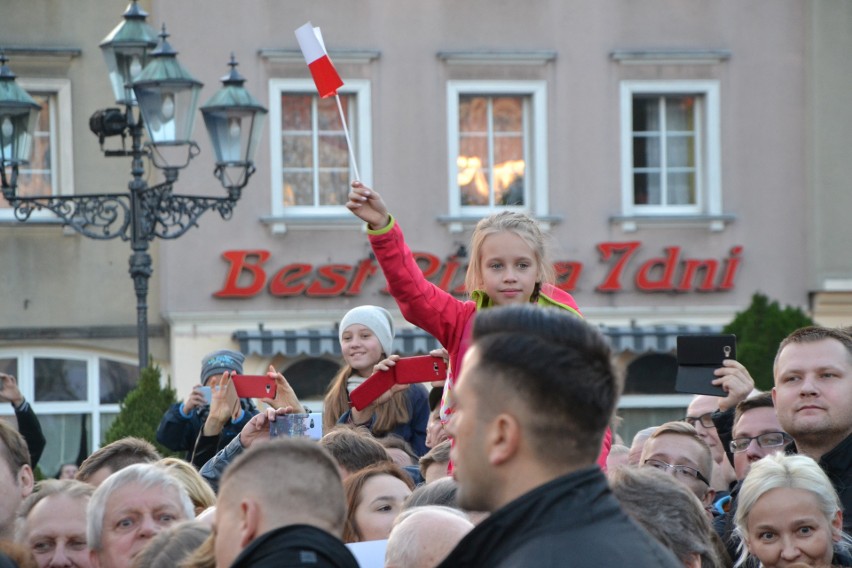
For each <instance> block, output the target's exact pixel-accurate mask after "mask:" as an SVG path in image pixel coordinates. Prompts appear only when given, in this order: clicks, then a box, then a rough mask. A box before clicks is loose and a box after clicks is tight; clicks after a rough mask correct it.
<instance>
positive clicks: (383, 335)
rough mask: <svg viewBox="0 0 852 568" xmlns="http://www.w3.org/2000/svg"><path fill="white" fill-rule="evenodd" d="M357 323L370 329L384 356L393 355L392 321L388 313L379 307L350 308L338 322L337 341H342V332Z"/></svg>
mask: <svg viewBox="0 0 852 568" xmlns="http://www.w3.org/2000/svg"><path fill="white" fill-rule="evenodd" d="M356 323H359V324H361V325H363V326H364V327H368V328H370V331H372V332H373V333H374V334H375V335H376V338H378V340H379V343H380V344H381V345H382V351H384V353H385V355H386V356H389V355H391V354H392V353H393V335H394V332H393V319H392V318H391V315H390V312H389V311H387V310H386V309H384V308H380V307H379V306H358V307H357V308H352V309H351V310H349V311H348V312H346V315H345V316H343V319H342V320H340V329H339V330H338V339H341V340H342V339H343V332H344V331H345V330H346V328H347V327H349V326H350V325H352V324H356Z"/></svg>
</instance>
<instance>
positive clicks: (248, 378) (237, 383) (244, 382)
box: [231, 375, 277, 398]
mask: <svg viewBox="0 0 852 568" xmlns="http://www.w3.org/2000/svg"><path fill="white" fill-rule="evenodd" d="M231 382H233V383H234V389H236V391H237V396H238V397H240V398H275V393H276V391H277V385H276V384H275V379H270V378H269V377H268V376H267V375H231Z"/></svg>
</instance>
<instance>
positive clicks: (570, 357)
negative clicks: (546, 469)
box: [472, 306, 620, 465]
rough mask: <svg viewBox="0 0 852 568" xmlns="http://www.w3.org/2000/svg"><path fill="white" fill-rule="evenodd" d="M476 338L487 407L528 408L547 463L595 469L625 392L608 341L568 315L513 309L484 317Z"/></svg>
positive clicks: (527, 428)
mask: <svg viewBox="0 0 852 568" xmlns="http://www.w3.org/2000/svg"><path fill="white" fill-rule="evenodd" d="M473 340H474V344H475V346H476V350H477V353H478V358H477V367H478V369H477V373H476V375H477V377H480V378H481V380H479V379H477V380H474V381H473V382H472V390H473V391H475V392H476V395H477V397H478V399H479V400H481V401H484V408H490V409H507V410H508V409H511V408H518V407H519V405H520V406H521V411H520V413H519V414H520V415H522V416H523V417H524V418H523V420H524V421H525V422H526V424H524V432H525V434H526V436H527V443H529V444H530V447H531V448H533V450H534V452H535V455H536V456H537V457H538V459H540V460H541V461H542V462H547V463H553V464H555V465H563V464H573V465H590V464H592V463H594V461H595V459H596V458H597V456H598V454H599V452H600V445H601V439H602V437H603V434H604V431H605V429H606V427H607V425H608V424H609V421H610V419H611V418H612V415H613V411H614V409H615V403H616V400H617V398H618V395H619V389H620V381H619V380H618V379H617V376H616V373H615V370H614V368H613V366H612V362H611V350H610V347H609V344H608V343H607V341H606V339H605V338H604V336H603V335H602V334H601V333H600V332H599V331H598V330H597V329H595V328H593V327H592V326H590V325H589V324H587V323H585V322H584V321H583V320H581V319H579V318H576V317H573V316H571V315H568V314H567V313H566V312H563V311H561V310H548V309H540V308H537V307H534V306H507V307H504V308H500V309H495V310H485V311H483V312H480V313H479V314H477V317H476V320H475V322H474V327H473Z"/></svg>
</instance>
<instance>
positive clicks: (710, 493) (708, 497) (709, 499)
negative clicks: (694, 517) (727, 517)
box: [701, 487, 716, 507]
mask: <svg viewBox="0 0 852 568" xmlns="http://www.w3.org/2000/svg"><path fill="white" fill-rule="evenodd" d="M715 500H716V490H715V489H713V488H712V487H708V488H707V493H705V494H704V498H703V499H701V504H702V505H704V506H705V507H712V506H713V502H714V501H715Z"/></svg>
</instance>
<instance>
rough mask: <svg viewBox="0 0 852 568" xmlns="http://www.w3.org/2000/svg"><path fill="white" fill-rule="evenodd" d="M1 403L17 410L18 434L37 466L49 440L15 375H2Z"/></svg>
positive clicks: (0, 382)
mask: <svg viewBox="0 0 852 568" xmlns="http://www.w3.org/2000/svg"><path fill="white" fill-rule="evenodd" d="M0 402H8V403H9V404H11V405H12V408H13V409H14V410H15V419H16V420H17V421H18V432H20V433H21V436H23V437H24V440H26V441H27V448H28V449H29V451H30V463H31V464H32V466H33V467H35V466H37V465H38V461H39V460H40V459H41V454H42V452H44V446H45V445H46V444H47V440H46V439H45V438H44V434H43V433H42V431H41V422H39V421H38V416H36V413H35V412H34V411H33V407H32V406H31V405H30V403H29V401H27V400H26V399H25V398H24V395H23V394H21V389H19V388H18V379H16V378H15V377H14V376H13V375H7V374H5V373H0Z"/></svg>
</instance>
